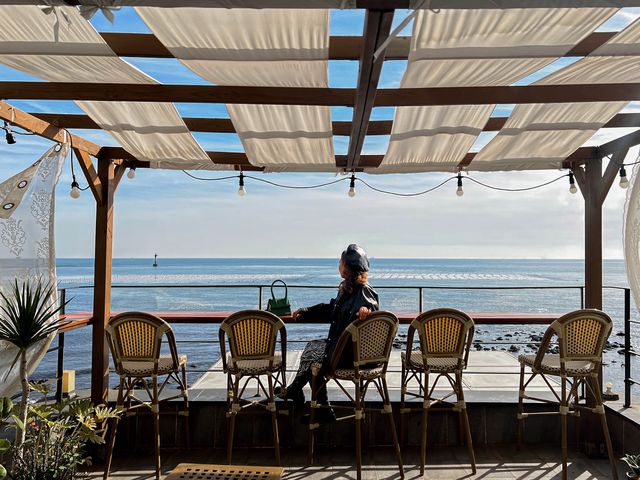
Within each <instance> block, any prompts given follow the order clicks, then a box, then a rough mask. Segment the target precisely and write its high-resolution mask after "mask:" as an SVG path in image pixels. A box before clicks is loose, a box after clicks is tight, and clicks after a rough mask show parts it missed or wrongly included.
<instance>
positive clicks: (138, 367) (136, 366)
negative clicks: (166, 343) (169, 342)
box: [122, 355, 187, 377]
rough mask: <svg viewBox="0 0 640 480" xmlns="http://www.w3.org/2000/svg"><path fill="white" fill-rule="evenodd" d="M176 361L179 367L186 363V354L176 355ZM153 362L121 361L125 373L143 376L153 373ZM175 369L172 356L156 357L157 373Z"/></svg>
mask: <svg viewBox="0 0 640 480" xmlns="http://www.w3.org/2000/svg"><path fill="white" fill-rule="evenodd" d="M178 363H179V366H180V367H181V366H182V365H184V364H186V363H187V356H186V355H178ZM153 366H154V365H153V362H146V361H145V362H138V361H133V360H131V361H126V362H122V369H123V371H124V374H125V375H132V376H138V377H139V376H145V375H153ZM175 371H177V370H176V369H174V368H173V358H171V355H160V358H159V359H158V375H166V374H168V373H171V372H175Z"/></svg>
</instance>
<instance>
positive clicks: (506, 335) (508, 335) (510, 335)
mask: <svg viewBox="0 0 640 480" xmlns="http://www.w3.org/2000/svg"><path fill="white" fill-rule="evenodd" d="M505 337H513V335H512V334H510V333H507V334H505Z"/></svg>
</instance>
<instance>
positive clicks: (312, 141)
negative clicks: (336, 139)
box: [136, 8, 336, 171]
mask: <svg viewBox="0 0 640 480" xmlns="http://www.w3.org/2000/svg"><path fill="white" fill-rule="evenodd" d="M136 11H137V12H138V14H139V15H140V17H142V19H143V20H144V21H145V23H146V24H147V25H148V26H149V28H150V29H151V30H152V31H153V33H154V34H155V35H156V36H157V37H158V38H159V39H160V41H161V42H162V43H163V44H164V45H165V46H166V47H167V48H168V49H169V51H171V53H172V54H173V55H174V56H175V57H176V58H179V59H180V60H181V61H182V62H183V63H184V64H185V65H186V66H187V67H188V68H190V69H191V70H192V71H193V72H195V73H196V74H197V75H199V76H201V77H202V78H204V79H206V80H208V81H210V82H213V83H215V84H218V85H242V86H273V87H327V86H328V73H327V68H328V55H329V10H268V9H266V10H247V9H233V10H222V9H193V8H174V9H163V8H137V9H136ZM213 26H215V27H213ZM227 110H228V112H229V117H230V118H231V121H232V122H233V125H234V127H235V129H236V132H237V133H238V135H239V137H240V140H241V142H242V145H243V146H244V150H245V152H246V154H247V157H248V159H249V162H251V164H252V165H255V166H258V167H265V169H266V170H269V171H278V170H287V171H295V170H305V171H322V170H327V171H332V170H335V168H336V167H335V159H334V152H333V142H332V128H331V110H330V108H329V107H319V106H299V105H227Z"/></svg>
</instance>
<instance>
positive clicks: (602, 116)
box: [469, 21, 640, 170]
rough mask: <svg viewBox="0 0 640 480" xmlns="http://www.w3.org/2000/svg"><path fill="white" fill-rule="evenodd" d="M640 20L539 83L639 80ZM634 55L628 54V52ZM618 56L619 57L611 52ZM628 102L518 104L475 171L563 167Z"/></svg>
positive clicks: (476, 163) (475, 163) (478, 159)
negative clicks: (564, 162) (587, 54)
mask: <svg viewBox="0 0 640 480" xmlns="http://www.w3.org/2000/svg"><path fill="white" fill-rule="evenodd" d="M639 47H640V21H635V22H634V23H632V24H631V25H629V26H628V27H627V28H626V29H625V30H623V31H622V32H620V33H618V34H617V35H615V36H614V37H613V38H611V40H609V41H608V42H607V43H605V44H604V45H602V46H601V47H600V48H598V49H596V50H595V51H594V52H593V54H592V55H593V56H588V57H584V58H582V59H580V60H578V61H577V62H575V63H573V64H571V65H568V66H567V67H564V68H562V69H561V70H558V71H557V72H555V73H553V74H551V75H548V76H547V77H544V78H542V79H540V80H539V81H537V82H536V83H535V84H536V85H562V84H574V85H578V84H594V83H631V82H638V81H640V56H634V55H633V52H638V51H639V50H640V48H639ZM627 53H628V54H629V55H625V54H627ZM612 55H615V56H612ZM626 105H627V102H606V103H605V102H593V103H575V104H573V103H557V104H529V105H517V106H516V107H515V108H514V110H513V112H512V113H511V115H510V117H509V119H508V120H507V122H506V123H505V125H504V127H503V128H502V129H501V130H500V132H498V135H496V136H495V137H494V138H493V139H492V140H491V141H490V142H489V143H488V144H487V145H486V146H485V147H484V148H483V149H482V150H481V151H480V152H479V153H478V154H477V155H476V156H475V158H474V160H473V162H471V165H470V166H469V169H470V170H534V169H551V168H561V166H562V163H563V161H564V160H565V159H566V158H567V157H568V156H569V155H571V153H573V152H574V151H575V150H576V149H577V148H579V147H580V146H582V145H583V144H584V143H585V142H586V141H588V140H589V139H590V138H591V137H592V136H593V135H594V134H595V133H596V132H597V131H598V130H599V129H600V128H601V127H602V126H603V125H604V124H605V123H607V122H608V121H609V120H610V119H611V118H612V117H613V116H614V115H615V114H617V113H618V112H619V111H620V110H622V109H623V108H624V107H625V106H626Z"/></svg>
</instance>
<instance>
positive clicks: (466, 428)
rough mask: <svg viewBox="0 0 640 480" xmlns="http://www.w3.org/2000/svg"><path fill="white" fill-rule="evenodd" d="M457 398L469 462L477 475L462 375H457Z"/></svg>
mask: <svg viewBox="0 0 640 480" xmlns="http://www.w3.org/2000/svg"><path fill="white" fill-rule="evenodd" d="M456 389H457V392H456V396H457V398H458V407H459V408H460V416H461V417H462V422H463V423H464V433H465V437H466V443H467V451H468V452H469V461H470V462H471V471H472V473H473V474H474V475H475V473H476V456H475V454H474V452H473V442H472V440H471V427H470V426H469V415H468V413H467V405H466V403H465V401H464V391H463V390H462V373H460V372H458V373H456Z"/></svg>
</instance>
